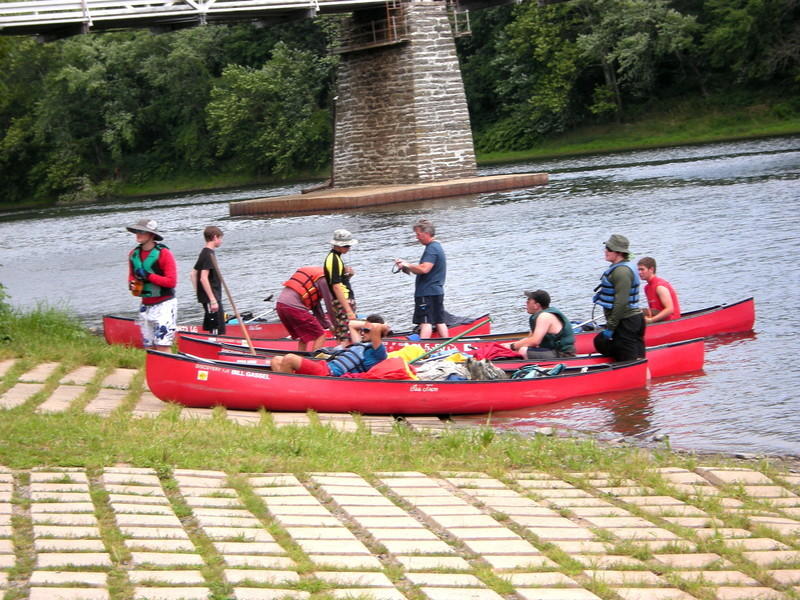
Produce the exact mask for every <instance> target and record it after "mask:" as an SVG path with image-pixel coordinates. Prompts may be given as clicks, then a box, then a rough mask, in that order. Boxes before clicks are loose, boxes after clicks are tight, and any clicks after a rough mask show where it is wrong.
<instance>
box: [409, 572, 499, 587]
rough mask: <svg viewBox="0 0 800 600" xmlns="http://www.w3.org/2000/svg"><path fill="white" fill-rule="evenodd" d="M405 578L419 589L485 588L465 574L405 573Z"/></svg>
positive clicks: (480, 582) (472, 577)
mask: <svg viewBox="0 0 800 600" xmlns="http://www.w3.org/2000/svg"><path fill="white" fill-rule="evenodd" d="M405 576H406V579H408V580H409V581H410V582H411V583H413V584H414V585H417V586H420V587H423V586H435V587H451V588H452V587H459V588H460V587H464V588H467V587H480V588H485V587H486V586H485V585H484V584H483V582H482V581H481V580H480V579H478V578H477V577H475V575H469V574H466V573H406V575H405Z"/></svg>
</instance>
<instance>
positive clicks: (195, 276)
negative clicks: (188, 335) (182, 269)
mask: <svg viewBox="0 0 800 600" xmlns="http://www.w3.org/2000/svg"><path fill="white" fill-rule="evenodd" d="M222 235H223V234H222V230H221V229H220V228H219V227H216V226H214V225H209V226H208V227H206V228H205V230H203V239H205V241H206V245H205V246H204V247H203V249H202V250H201V251H200V255H199V256H198V257H197V262H196V263H195V264H194V268H193V269H192V272H191V273H190V274H189V276H190V278H191V280H192V286H193V287H194V291H195V293H196V294H197V301H198V302H199V303H200V304H201V305H202V306H203V311H204V313H205V315H204V316H203V330H205V331H209V332H211V333H214V334H217V335H225V311H224V310H223V308H222V282H221V280H220V278H219V273H217V269H216V268H215V266H214V265H215V263H216V256H215V254H216V253H215V252H214V251H215V250H216V249H217V248H219V247H220V246H221V245H222Z"/></svg>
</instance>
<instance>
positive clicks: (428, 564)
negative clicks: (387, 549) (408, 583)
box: [397, 556, 472, 571]
mask: <svg viewBox="0 0 800 600" xmlns="http://www.w3.org/2000/svg"><path fill="white" fill-rule="evenodd" d="M397 560H398V562H399V563H400V564H401V565H403V567H404V568H405V569H406V570H407V571H433V570H449V571H469V570H471V569H472V567H471V566H470V564H469V563H468V562H467V561H466V560H464V559H463V558H461V557H459V556H398V557H397Z"/></svg>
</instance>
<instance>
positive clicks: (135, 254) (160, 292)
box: [126, 219, 178, 352]
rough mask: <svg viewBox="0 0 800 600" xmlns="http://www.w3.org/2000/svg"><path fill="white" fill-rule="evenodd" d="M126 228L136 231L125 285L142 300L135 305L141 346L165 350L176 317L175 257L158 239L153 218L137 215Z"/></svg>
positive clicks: (176, 271)
mask: <svg viewBox="0 0 800 600" xmlns="http://www.w3.org/2000/svg"><path fill="white" fill-rule="evenodd" d="M126 229H127V230H128V231H130V232H131V233H133V234H135V235H136V244H137V246H136V247H135V248H134V249H133V250H131V251H130V253H129V254H128V289H130V290H131V293H132V294H133V295H134V296H139V297H140V298H141V300H142V305H141V307H140V308H139V328H140V329H141V330H142V343H143V345H144V347H145V348H150V347H152V348H155V349H156V350H161V351H163V352H169V351H170V350H171V349H172V340H173V338H174V337H175V324H176V321H177V318H178V300H177V299H176V298H175V286H176V285H177V284H178V269H177V266H176V265H175V257H174V256H173V254H172V252H171V251H170V249H169V248H167V247H166V246H165V245H164V244H162V243H161V240H163V239H164V237H163V236H162V235H161V234H160V233H159V232H158V223H157V222H156V221H154V220H152V219H140V220H139V221H137V222H136V223H134V224H133V225H131V226H129V227H126Z"/></svg>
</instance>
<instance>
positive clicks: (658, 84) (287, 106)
mask: <svg viewBox="0 0 800 600" xmlns="http://www.w3.org/2000/svg"><path fill="white" fill-rule="evenodd" d="M336 26H337V20H336V18H330V17H327V18H320V19H316V20H313V21H312V20H309V21H305V22H300V23H293V24H283V25H280V26H273V27H269V28H256V27H253V26H250V25H237V26H213V27H199V28H195V29H186V30H181V31H176V32H172V33H169V34H163V35H153V34H151V33H149V32H145V31H132V32H121V33H110V34H103V35H99V34H97V35H86V36H78V37H74V38H68V39H64V40H59V41H56V42H50V43H46V44H40V43H38V42H36V41H35V40H33V39H31V38H22V37H20V38H11V37H6V38H0V186H1V188H2V190H3V196H2V200H0V201H2V202H3V203H20V202H28V201H50V200H53V199H59V200H61V201H65V202H69V201H81V200H90V199H92V198H95V197H96V196H97V195H103V194H107V193H109V192H111V191H113V187H114V185H115V184H116V183H118V182H121V181H127V182H144V181H151V180H158V179H168V178H170V177H175V176H179V175H187V174H189V175H191V174H201V173H202V174H208V173H233V172H239V173H244V174H248V175H252V176H259V175H277V176H290V175H292V174H293V173H297V172H299V171H303V170H314V169H317V170H318V169H321V168H323V167H325V165H326V164H327V163H328V159H329V154H330V140H331V96H332V88H333V77H334V73H335V66H336V64H335V59H334V58H333V57H331V56H329V55H328V47H329V43H330V41H331V38H332V37H333V35H335V33H334V32H335V31H336ZM472 30H473V34H472V36H470V37H465V38H460V39H459V41H458V49H459V53H460V57H461V61H462V67H463V68H462V71H463V76H464V81H465V86H466V90H467V97H468V101H469V106H470V113H471V117H472V123H473V128H474V130H475V139H476V146H477V149H478V150H479V151H486V152H488V151H502V150H520V149H527V148H532V147H534V146H536V144H537V143H538V142H539V141H541V140H542V139H543V138H545V137H546V136H548V135H552V134H554V133H559V132H563V131H568V130H570V129H571V128H574V127H576V126H579V125H582V124H586V123H598V122H604V121H611V122H613V121H621V120H624V119H626V118H628V117H629V116H630V115H632V114H635V113H636V112H637V110H640V109H641V107H643V106H647V105H648V104H650V103H652V102H654V101H660V100H664V99H669V98H676V97H681V96H687V95H692V96H701V97H724V98H726V99H728V100H731V99H735V98H736V97H737V94H745V95H746V94H747V93H748V92H749V91H752V90H760V89H765V88H770V89H774V90H777V91H778V93H779V94H782V95H783V98H785V100H784V101H782V102H778V103H776V105H775V106H773V107H772V110H775V111H778V112H780V111H785V112H786V113H787V114H795V113H797V112H798V111H800V101H798V100H797V98H798V94H797V86H798V84H799V83H800V0H570V1H568V2H563V3H556V4H551V5H545V6H540V5H539V3H537V2H533V1H528V2H524V3H521V4H516V5H513V6H501V7H498V8H494V9H486V10H482V11H477V12H473V13H472Z"/></svg>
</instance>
